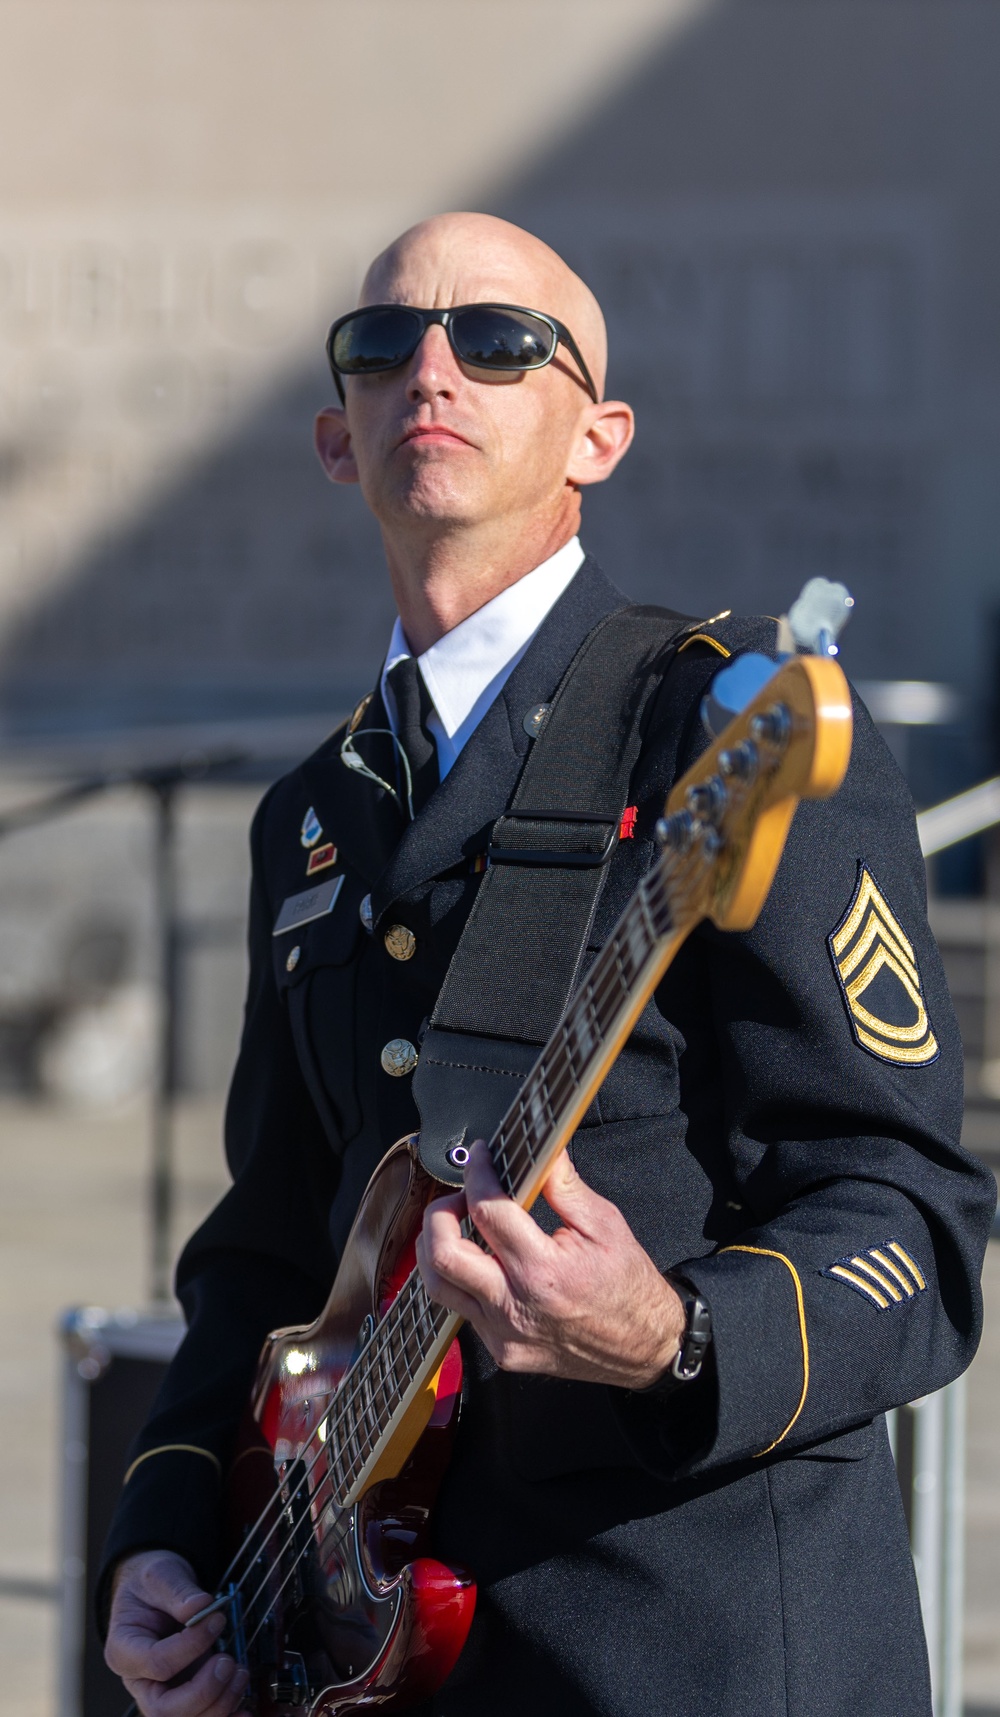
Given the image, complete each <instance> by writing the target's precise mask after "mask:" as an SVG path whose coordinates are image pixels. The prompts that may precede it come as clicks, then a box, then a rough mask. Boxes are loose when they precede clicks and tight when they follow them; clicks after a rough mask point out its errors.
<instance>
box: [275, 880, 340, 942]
mask: <svg viewBox="0 0 1000 1717" xmlns="http://www.w3.org/2000/svg"><path fill="white" fill-rule="evenodd" d="M343 883H344V879H343V877H342V876H331V878H330V880H329V882H321V883H320V884H319V886H318V887H317V888H306V889H304V890H303V892H302V893H301V894H290V895H289V896H288V899H287V900H286V901H285V902H284V904H283V905H282V908H281V911H280V912H279V913H278V916H277V918H276V919H275V921H274V929H273V930H272V931H271V935H272V936H284V934H285V932H286V930H298V928H299V926H300V925H302V924H309V923H311V922H312V920H313V919H314V918H324V917H325V916H326V914H327V913H328V912H332V911H333V908H334V906H335V905H336V902H337V896H338V894H339V893H340V890H341V888H342V887H343Z"/></svg>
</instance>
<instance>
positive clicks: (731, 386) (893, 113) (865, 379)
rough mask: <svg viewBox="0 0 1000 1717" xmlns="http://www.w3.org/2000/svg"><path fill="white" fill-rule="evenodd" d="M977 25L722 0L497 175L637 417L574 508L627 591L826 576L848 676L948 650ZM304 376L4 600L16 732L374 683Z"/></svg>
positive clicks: (982, 411)
mask: <svg viewBox="0 0 1000 1717" xmlns="http://www.w3.org/2000/svg"><path fill="white" fill-rule="evenodd" d="M998 49H1000V17H998V15H997V14H995V13H993V12H992V11H988V10H987V9H985V8H982V7H981V6H979V5H977V4H975V3H973V0H948V3H947V4H944V3H942V0H924V3H921V4H917V5H914V4H912V3H908V4H905V5H903V4H896V3H886V0H877V3H876V0H872V3H870V4H867V5H866V4H857V3H855V4H843V3H830V4H827V3H824V0H809V3H808V4H803V0H794V4H788V3H787V0H786V3H781V4H769V3H767V0H733V3H730V4H727V5H721V6H719V7H718V8H717V9H716V10H715V11H714V12H712V13H710V14H708V15H707V16H706V18H705V19H703V21H702V22H701V23H699V24H698V25H697V26H696V27H694V28H692V29H691V31H690V32H689V33H688V34H687V35H686V36H683V37H682V38H680V39H679V40H678V41H675V42H674V43H673V44H672V45H671V48H670V49H669V51H667V52H665V53H664V54H662V55H661V56H660V57H659V58H657V59H654V60H653V61H651V63H650V64H649V65H648V67H647V68H646V70H645V71H644V73H643V74H642V75H641V76H640V77H639V78H638V79H637V80H635V81H634V82H633V84H632V85H631V86H630V87H629V88H627V89H626V90H625V91H624V92H622V93H620V94H618V95H617V96H616V97H615V98H614V99H613V100H611V101H609V102H607V103H606V104H605V105H604V106H603V107H600V108H598V109H595V110H594V111H592V112H591V114H590V115H589V116H588V118H587V119H586V120H585V121H584V122H583V123H581V124H580V125H579V126H578V127H577V128H576V130H575V131H574V132H573V134H572V135H571V136H568V137H566V138H565V139H564V141H563V142H562V143H561V144H560V145H559V147H557V148H556V149H554V150H553V151H552V152H551V153H550V155H549V156H548V157H547V158H546V159H543V160H540V161H539V162H538V163H536V165H535V168H534V169H533V171H532V172H531V173H530V174H528V175H526V176H525V177H524V178H523V179H522V180H521V181H520V182H518V183H517V184H513V185H509V186H507V187H506V188H505V189H504V190H503V191H502V192H501V193H496V194H494V196H493V198H492V205H491V206H492V207H493V208H495V209H496V210H497V212H501V213H505V214H508V215H510V216H511V217H512V218H513V219H515V220H519V221H521V222H523V224H524V225H526V226H528V227H530V228H531V229H532V230H534V231H536V232H539V233H540V234H541V235H542V236H544V237H546V238H548V239H549V240H550V242H552V243H554V244H556V245H557V246H558V247H559V248H560V249H562V250H563V252H564V253H565V254H566V255H567V257H568V258H569V260H570V261H571V262H573V263H574V265H575V266H577V267H579V268H580V270H581V272H582V273H583V274H584V275H585V277H586V278H587V279H588V280H589V281H590V282H591V283H592V284H593V286H594V287H595V289H596V291H597V292H598V295H599V296H600V297H601V298H602V301H603V302H604V303H605V305H606V308H607V311H608V317H609V323H610V329H611V342H612V374H611V378H610V385H611V387H612V389H613V391H614V392H616V393H621V394H623V395H624V396H625V397H628V398H630V399H631V400H632V401H633V403H634V404H635V405H636V407H637V410H638V417H639V440H638V443H637V446H636V448H635V449H634V450H633V452H632V454H631V455H630V456H629V459H628V460H627V461H626V464H625V465H624V467H623V468H622V471H621V472H620V473H619V474H618V476H617V477H616V479H615V481H614V482H613V483H612V484H611V485H609V486H608V488H607V489H605V490H603V491H597V492H593V493H592V494H591V495H589V496H588V497H587V501H586V508H585V521H586V525H585V536H586V540H587V543H588V545H589V546H590V547H591V548H592V549H593V550H594V551H595V552H596V553H597V554H598V556H599V557H600V558H601V560H602V561H603V563H604V564H605V566H606V568H607V570H608V571H609V573H610V574H611V575H612V576H613V577H614V578H615V579H616V580H617V581H618V582H619V583H620V584H621V585H622V586H623V587H624V588H625V589H626V590H627V591H628V592H629V593H630V594H631V595H634V596H636V597H638V598H641V599H645V600H659V601H665V602H669V603H670V604H672V605H674V606H677V607H680V608H683V609H686V610H688V611H690V612H694V613H699V614H700V613H711V612H714V611H716V610H718V609H720V608H723V607H729V606H733V607H736V608H741V609H748V610H752V609H760V610H763V611H764V612H779V611H780V610H781V609H782V608H783V607H784V606H786V605H787V603H788V602H789V600H790V599H791V598H792V597H793V596H794V594H795V592H796V591H797V589H798V587H799V586H800V585H801V583H802V582H803V580H804V579H805V578H807V577H809V576H812V575H813V574H815V573H822V574H825V575H826V576H829V577H835V578H843V579H844V580H845V581H846V582H847V583H848V584H849V585H850V586H851V587H852V589H853V590H854V591H855V594H856V596H857V597H858V618H857V620H856V621H855V624H854V627H853V628H852V633H851V634H850V635H849V646H848V661H849V666H850V668H851V669H852V671H853V672H854V673H855V674H857V675H859V676H861V677H865V676H869V677H878V676H882V677H890V676H897V675H902V676H927V677H932V678H942V679H949V678H957V677H959V674H960V673H961V671H962V669H963V668H964V669H965V670H966V674H965V677H966V678H967V677H968V663H969V662H970V661H972V662H975V661H976V660H977V656H976V651H977V648H978V645H977V628H978V615H979V612H980V610H979V596H978V591H979V588H980V585H981V584H983V583H984V582H985V581H986V580H987V576H988V577H989V578H994V579H995V574H996V566H995V561H994V560H992V559H991V558H990V557H991V556H992V555H994V554H995V550H994V549H993V548H992V543H993V542H994V541H1000V529H995V528H994V527H995V526H996V525H997V523H998V521H997V520H996V519H995V518H994V514H993V512H992V511H991V508H995V505H996V503H995V502H994V501H992V500H990V499H988V498H987V497H988V495H989V491H990V490H991V489H992V488H995V487H996V485H995V482H994V474H993V470H992V466H989V464H988V462H987V468H986V469H985V472H984V475H983V476H982V478H981V480H979V479H976V478H975V477H974V476H973V477H972V478H970V479H969V480H968V481H967V482H965V484H964V486H963V484H962V483H961V482H959V481H957V480H956V476H955V473H956V471H957V472H959V473H960V474H961V473H962V472H963V471H964V470H965V469H966V466H967V465H968V466H969V469H973V467H974V463H975V462H974V461H973V462H972V463H971V465H970V464H969V461H968V460H967V457H966V453H967V448H966V440H965V430H964V428H963V424H964V422H965V419H966V417H971V416H972V413H973V407H975V410H976V411H977V412H978V417H977V419H976V421H977V424H978V426H979V428H978V431H977V433H978V434H979V436H980V441H983V440H985V442H986V443H987V444H988V443H989V442H990V438H991V437H992V438H993V439H994V440H995V442H996V443H997V444H998V445H1000V376H997V375H996V374H994V375H993V377H992V379H991V378H990V375H989V363H992V364H993V366H994V371H995V370H996V368H997V365H998V356H997V354H996V353H995V352H993V356H992V357H991V358H987V357H986V356H982V354H984V353H986V351H987V341H988V339H989V336H988V325H989V314H990V311H989V306H990V303H991V302H992V298H993V294H994V292H995V287H996V282H997V278H998V276H1000V261H998V252H997V243H998V240H997V237H996V235H997V234H998V233H1000V223H998V222H997V221H996V219H995V218H986V217H987V216H988V215H991V214H992V208H993V203H994V201H995V199H996V195H997V191H996V187H995V185H994V184H992V183H991V182H990V180H989V177H988V171H987V169H988V164H989V162H990V161H991V160H992V159H994V158H995V153H996V151H995V149H994V150H991V149H990V148H989V147H988V138H989V136H991V135H994V136H995V133H996V131H997V128H998V124H1000V121H998V114H1000V103H998V102H997V101H996V91H995V88H994V87H993V86H994V83H995V77H994V74H993V72H992V71H991V70H990V69H989V68H991V67H993V66H995V65H996V64H997V63H1000V59H998V53H997V50H998ZM984 232H987V233H990V234H991V235H992V236H990V237H988V238H983V237H982V234H983V233H984ZM990 247H992V248H990ZM973 274H974V275H975V277H976V280H977V282H978V285H977V286H976V288H975V290H974V289H973V286H972V285H971V284H970V282H971V280H972V277H973ZM977 294H978V296H977ZM336 308H337V306H331V311H332V310H334V309H336ZM980 335H982V339H981V340H980ZM977 341H978V342H979V344H978V346H977ZM992 349H993V348H992V342H990V350H991V351H992ZM977 351H979V352H980V354H981V361H979V363H978V370H977V381H976V387H977V389H978V392H977V394H976V399H975V401H973V400H972V397H971V386H972V384H971V383H967V382H966V381H965V380H964V379H963V378H965V377H967V376H968V375H969V374H971V373H972V369H973V364H972V359H973V357H974V355H975V354H976V352H977ZM328 391H329V384H328V382H327V381H326V379H325V374H324V370H323V368H322V365H321V362H320V361H317V363H316V365H315V366H310V367H309V369H308V372H302V373H298V374H293V375H290V376H289V377H288V378H287V380H286V381H285V382H284V383H283V384H282V385H281V386H279V387H278V388H277V389H276V390H274V391H272V393H271V394H270V396H269V397H268V398H267V400H266V401H265V403H264V404H263V405H262V406H260V407H259V409H258V410H257V411H256V412H255V414H254V415H253V416H252V418H250V419H249V420H248V421H247V423H246V424H245V425H244V426H243V427H242V428H241V430H240V431H239V432H238V433H237V434H235V435H233V436H232V437H231V438H230V439H229V440H228V441H227V442H226V443H225V445H223V446H222V447H221V448H220V449H218V450H217V451H215V452H214V453H213V454H212V455H211V456H209V457H207V458H205V459H204V460H203V461H202V462H200V463H199V464H198V466H197V468H196V469H195V470H194V471H193V473H192V474H191V475H189V476H188V477H186V478H185V479H184V480H183V481H182V482H179V483H177V484H175V486H174V487H173V489H172V491H170V492H168V493H167V494H166V495H165V496H163V497H162V498H160V499H159V500H157V501H156V502H155V504H153V505H151V506H150V507H149V508H148V510H147V511H146V513H145V515H144V516H143V517H142V518H141V519H140V520H139V521H138V522H137V523H135V524H133V525H129V526H128V527H127V528H123V529H122V530H121V531H120V532H119V534H117V535H116V536H115V538H114V539H113V540H111V541H109V542H107V543H105V545H104V546H103V547H101V548H99V549H97V550H95V551H93V552H91V553H90V554H88V555H86V556H85V557H83V558H82V559H81V560H80V562H79V564H78V565H77V566H76V568H75V569H74V572H73V575H72V577H71V579H70V580H69V581H68V584H67V585H64V586H63V587H62V588H61V589H60V592H59V594H58V597H53V598H51V599H48V600H43V601H42V602H40V603H39V605H38V606H37V607H35V608H34V609H33V610H32V611H31V612H30V613H29V614H28V616H27V618H25V619H24V620H23V621H22V622H21V623H20V624H19V625H18V627H17V628H16V630H15V631H14V632H13V634H12V635H10V636H9V639H8V642H7V644H6V646H5V648H4V651H3V656H2V661H0V711H2V713H3V714H4V715H5V717H6V720H7V723H8V726H9V727H10V728H13V729H15V730H20V731H22V732H24V731H33V732H35V733H38V732H40V731H44V730H48V731H59V730H62V731H65V730H66V729H67V728H71V729H74V730H77V731H78V730H79V729H80V728H81V727H87V726H91V727H102V726H105V725H114V724H134V723H144V722H150V721H157V722H159V721H172V720H181V721H192V720H195V721H206V720H212V719H215V718H223V717H225V718H229V717H233V716H240V715H253V716H255V717H259V716H261V715H268V714H275V715H279V714H280V715H284V714H292V713H302V712H306V711H308V712H311V711H316V710H322V711H329V712H330V713H331V714H334V713H338V712H340V711H341V710H343V709H344V708H345V707H347V706H349V705H350V703H351V702H352V700H353V699H354V698H356V697H357V696H358V695H359V694H360V693H361V692H362V691H363V690H364V689H366V688H367V686H368V685H369V684H370V682H371V680H372V677H373V675H374V673H375V671H376V668H377V664H378V661H379V657H380V654H381V651H382V649H383V648H384V643H385V639H386V636H387V631H388V626H389V623H390V620H391V612H392V610H391V603H390V599H389V596H388V591H387V588H386V585H385V582H384V580H383V578H382V576H381V555H380V549H379V543H378V535H377V531H376V530H375V528H374V526H373V524H372V522H371V520H370V519H369V518H368V517H367V515H366V513H365V510H364V507H363V505H362V503H361V501H360V497H359V496H358V495H357V493H355V492H348V491H344V490H339V491H337V492H335V493H334V492H331V491H330V490H329V488H328V487H327V486H326V484H325V483H324V481H323V479H322V476H321V474H320V473H319V472H318V470H317V468H316V466H315V463H314V460H313V455H312V453H311V450H310V446H309V428H310V423H311V418H312V414H313V411H314V409H315V407H316V405H317V404H318V403H319V402H321V401H322V400H323V399H325V398H326V397H327V394H328ZM991 414H992V415H991ZM987 419H988V422H987ZM984 425H985V431H984ZM987 431H988V433H986V432H987ZM977 483H978V487H977ZM959 499H960V501H961V505H959ZM987 542H988V543H989V545H990V546H989V548H987V547H985V546H984V545H985V544H987ZM984 557H985V558H984ZM944 568H947V574H948V576H947V578H944V577H943V576H942V572H943V569H944Z"/></svg>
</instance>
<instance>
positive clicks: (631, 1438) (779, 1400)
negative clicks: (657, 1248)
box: [611, 1246, 809, 1479]
mask: <svg viewBox="0 0 1000 1717" xmlns="http://www.w3.org/2000/svg"><path fill="white" fill-rule="evenodd" d="M673 1269H674V1272H675V1273H676V1274H677V1275H678V1276H681V1277H683V1278H684V1280H685V1281H687V1282H690V1283H691V1285H692V1287H694V1288H695V1289H696V1290H697V1292H698V1293H699V1294H701V1295H702V1296H703V1298H704V1299H705V1300H707V1302H708V1305H709V1307H710V1309H711V1313H712V1345H711V1348H710V1349H709V1354H708V1358H707V1359H706V1362H705V1365H704V1368H703V1370H702V1375H701V1376H700V1377H699V1378H698V1379H697V1381H695V1382H693V1383H691V1384H688V1385H685V1386H684V1387H683V1388H679V1389H677V1390H675V1391H674V1392H673V1393H672V1394H669V1395H665V1396H662V1397H660V1398H657V1397H656V1396H655V1395H653V1396H649V1395H645V1394H642V1393H633V1392H630V1391H627V1390H612V1391H611V1394H612V1397H613V1401H612V1406H613V1409H614V1413H615V1417H616V1419H617V1420H618V1424H619V1427H620V1429H621V1431H622V1432H623V1434H624V1436H625V1438H626V1440H627V1442H628V1444H629V1447H630V1449H631V1451H632V1453H633V1455H634V1457H635V1459H636V1460H638V1461H639V1463H640V1464H641V1465H642V1466H643V1467H645V1468H646V1470H647V1471H648V1472H651V1473H653V1474H654V1475H655V1476H656V1477H657V1478H661V1479H684V1478H688V1477H694V1476H696V1475H697V1474H698V1473H700V1472H701V1471H703V1470H706V1469H708V1468H710V1467H717V1466H726V1465H730V1464H733V1463H738V1462H741V1461H746V1460H752V1459H753V1458H754V1457H755V1456H759V1455H767V1454H770V1453H771V1451H772V1449H777V1448H778V1447H779V1446H780V1444H781V1443H783V1442H784V1440H785V1438H786V1437H787V1436H788V1434H789V1432H790V1431H791V1430H792V1428H793V1426H794V1425H795V1424H796V1422H797V1420H798V1419H799V1416H800V1414H801V1413H802V1409H803V1408H804V1406H805V1401H806V1394H807V1392H808V1387H809V1341H808V1332H807V1329H806V1319H805V1308H804V1303H803V1297H802V1284H801V1281H800V1279H799V1274H798V1271H797V1270H796V1268H795V1266H794V1264H793V1263H792V1262H791V1260H790V1259H789V1258H786V1257H785V1255H784V1253H780V1252H776V1251H773V1250H771V1249H769V1248H765V1247H757V1246H730V1247H726V1248H725V1249H724V1250H723V1251H721V1252H716V1253H713V1254H712V1255H711V1256H710V1257H708V1258H698V1259H695V1260H693V1261H690V1262H686V1263H683V1264H677V1265H675V1266H674V1267H673Z"/></svg>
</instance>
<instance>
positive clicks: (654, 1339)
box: [417, 1139, 684, 1389]
mask: <svg viewBox="0 0 1000 1717" xmlns="http://www.w3.org/2000/svg"><path fill="white" fill-rule="evenodd" d="M544 1195H545V1198H546V1201H547V1202H548V1203H549V1204H550V1205H551V1207H552V1209H553V1210H554V1211H555V1213H556V1215H557V1216H558V1217H559V1218H560V1219H561V1222H562V1227H560V1228H557V1229H556V1232H555V1233H554V1234H552V1235H549V1234H545V1233H543V1231H542V1230H541V1228H539V1226H538V1224H537V1223H536V1222H535V1221H534V1220H533V1219H532V1217H531V1216H530V1215H529V1214H528V1212H527V1211H525V1210H522V1209H521V1208H520V1206H519V1205H517V1204H515V1203H514V1201H513V1199H510V1198H508V1197H507V1196H506V1194H505V1193H504V1191H503V1189H502V1187H501V1185H500V1182H499V1181H498V1179H497V1177H496V1174H495V1173H494V1170H493V1164H492V1162H491V1160H490V1154H489V1150H488V1148H487V1146H486V1145H485V1144H484V1143H483V1141H482V1139H478V1140H477V1141H476V1143H475V1145H474V1146H473V1147H472V1156H471V1160H470V1162H469V1166H468V1168H467V1169H466V1171H465V1190H464V1192H461V1193H456V1194H454V1195H453V1196H451V1197H448V1198H440V1199H436V1200H435V1202H434V1203H433V1204H431V1205H428V1207H427V1211H426V1213H425V1215H424V1225H423V1230H422V1232H421V1235H420V1238H419V1239H418V1241H417V1264H418V1266H419V1268H420V1274H421V1276H422V1277H423V1281H424V1286H425V1288H426V1289H427V1292H428V1294H429V1296H430V1298H431V1299H432V1300H435V1301H437V1303H438V1304H439V1305H443V1306H447V1307H448V1308H449V1309H450V1310H451V1311H454V1312H459V1313H460V1314H461V1316H462V1317H463V1318H466V1319H467V1320H468V1322H469V1323H471V1324H472V1326H473V1328H474V1329H475V1330H476V1332H477V1334H478V1335H479V1336H480V1337H481V1339H482V1341H483V1342H484V1343H485V1344H486V1346H487V1348H488V1349H489V1351H490V1353H491V1354H492V1355H493V1358H494V1359H495V1360H496V1362H497V1364H498V1365H499V1366H500V1367H501V1369H502V1370H504V1371H527V1372H542V1373H546V1374H547V1375H549V1376H552V1377H573V1378H577V1379H579V1380H580V1381H582V1382H585V1383H611V1384H617V1385H618V1386H619V1387H620V1388H623V1389H645V1388H647V1387H648V1386H649V1385H650V1384H651V1383H655V1382H656V1380H657V1378H659V1377H660V1376H662V1374H663V1373H664V1372H665V1371H666V1369H667V1366H668V1365H669V1364H670V1362H671V1360H672V1359H673V1358H674V1355H675V1354H676V1353H677V1350H678V1346H679V1344H680V1338H681V1335H682V1333H683V1329H684V1309H683V1306H682V1305H681V1301H680V1299H679V1298H678V1296H677V1294H676V1293H675V1292H674V1290H673V1288H672V1287H671V1286H670V1284H669V1282H667V1281H665V1280H664V1278H663V1277H662V1276H661V1275H660V1273H659V1271H658V1270H657V1268H656V1265H655V1264H654V1263H653V1260H652V1259H651V1258H650V1257H649V1254H648V1253H646V1252H644V1251H643V1249H642V1247H641V1246H640V1245H639V1242H638V1241H637V1240H636V1238H635V1235H634V1234H633V1233H632V1230H631V1229H630V1228H629V1226H628V1223H627V1222H626V1221H625V1218H624V1217H623V1215H622V1213H621V1211H620V1210H619V1209H618V1207H617V1205H614V1204H612V1203H611V1202H610V1201H609V1200H608V1199H606V1198H601V1196H600V1195H599V1194H598V1193H596V1192H595V1191H594V1190H593V1188H592V1187H589V1186H588V1185H587V1183H586V1181H585V1180H583V1178H582V1177H581V1176H580V1175H579V1174H578V1172H577V1170H576V1168H575V1167H574V1165H573V1163H572V1162H571V1161H570V1159H569V1157H568V1156H567V1154H566V1153H565V1151H564V1152H563V1154H562V1155H561V1156H560V1157H559V1159H558V1161H557V1162H556V1164H555V1166H554V1168H553V1170H552V1173H551V1174H550V1176H549V1179H548V1181H547V1182H546V1184H545V1187H544ZM466 1211H468V1213H469V1215H470V1216H471V1218H472V1220H473V1222H474V1223H475V1226H476V1228H477V1230H478V1232H479V1233H480V1234H481V1235H482V1237H483V1239H484V1240H485V1241H486V1243H487V1245H488V1246H489V1248H490V1252H489V1253H487V1252H484V1251H483V1250H482V1249H481V1247H479V1246H477V1245H476V1244H475V1243H474V1242H473V1241H471V1240H465V1239H463V1237H462V1233H461V1228H460V1224H461V1220H462V1217H463V1216H464V1215H465V1213H466Z"/></svg>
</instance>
